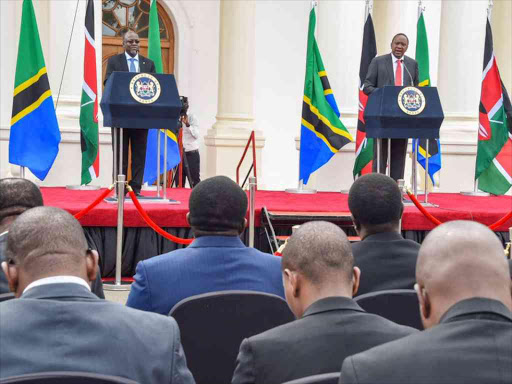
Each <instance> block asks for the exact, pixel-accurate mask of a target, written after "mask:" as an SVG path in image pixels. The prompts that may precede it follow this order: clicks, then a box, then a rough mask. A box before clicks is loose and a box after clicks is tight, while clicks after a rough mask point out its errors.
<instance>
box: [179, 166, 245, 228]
mask: <svg viewBox="0 0 512 384" xmlns="http://www.w3.org/2000/svg"><path fill="white" fill-rule="evenodd" d="M189 209H190V214H189V222H190V226H191V227H194V228H196V229H199V230H201V231H207V232H224V231H230V230H237V231H239V232H241V231H243V228H244V224H245V221H244V219H245V215H246V213H247V195H246V194H245V192H244V191H243V190H242V188H240V187H239V186H238V184H236V183H235V182H234V181H232V180H231V179H229V178H228V177H226V176H215V177H211V178H209V179H206V180H203V181H201V182H200V183H199V184H197V185H196V186H195V187H194V189H193V190H192V193H191V194H190V200H189Z"/></svg>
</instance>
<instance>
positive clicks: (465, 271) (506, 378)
mask: <svg viewBox="0 0 512 384" xmlns="http://www.w3.org/2000/svg"><path fill="white" fill-rule="evenodd" d="M416 279H417V281H418V283H417V285H416V286H415V288H416V291H417V294H418V298H419V302H420V313H421V318H422V322H423V325H424V326H425V329H427V330H426V331H424V332H420V333H417V334H414V335H411V336H409V337H407V338H406V339H403V340H398V341H394V342H392V343H388V344H386V345H382V346H379V347H376V348H373V349H371V350H369V351H366V352H363V353H361V354H358V355H355V356H353V357H350V358H348V359H346V360H345V362H344V364H343V369H342V372H341V379H340V383H343V384H352V383H415V384H422V383H425V384H426V383H428V384H431V383H450V384H458V383H460V384H471V383H478V384H481V383H486V384H492V383H512V312H511V310H512V293H511V292H512V282H511V280H510V276H509V273H508V270H507V266H506V261H505V259H504V258H503V246H502V245H501V242H500V241H499V240H498V238H497V237H496V235H495V234H494V233H493V232H492V231H491V230H489V229H488V228H487V227H485V226H483V225H481V224H478V223H475V222H469V221H452V222H448V223H446V224H443V225H441V226H439V227H437V228H436V229H434V230H433V231H432V232H431V233H430V234H429V235H428V236H427V237H426V239H425V241H424V242H423V244H422V246H421V249H420V253H419V256H418V265H417V267H416Z"/></svg>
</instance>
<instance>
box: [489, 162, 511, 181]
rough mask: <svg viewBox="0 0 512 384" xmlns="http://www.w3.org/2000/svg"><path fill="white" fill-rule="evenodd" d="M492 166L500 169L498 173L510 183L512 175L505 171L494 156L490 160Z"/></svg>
mask: <svg viewBox="0 0 512 384" xmlns="http://www.w3.org/2000/svg"><path fill="white" fill-rule="evenodd" d="M492 162H493V164H494V166H495V167H496V168H497V169H498V171H500V173H501V174H502V175H503V177H504V178H505V179H506V180H507V182H508V183H509V184H512V176H511V175H509V174H508V172H507V171H505V168H503V167H502V166H501V164H500V162H499V161H498V160H496V158H494V160H493V161H492Z"/></svg>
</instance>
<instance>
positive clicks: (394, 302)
mask: <svg viewBox="0 0 512 384" xmlns="http://www.w3.org/2000/svg"><path fill="white" fill-rule="evenodd" d="M355 301H356V303H357V304H359V305H360V306H361V308H363V309H364V310H365V311H366V312H369V313H374V314H376V315H379V316H382V317H385V318H386V319H388V320H391V321H393V322H395V323H397V324H402V325H407V326H409V327H413V328H416V329H419V330H423V324H422V323H421V317H420V309H419V303H418V297H417V296H416V292H415V291H414V290H413V289H390V290H387V291H377V292H370V293H365V294H364V295H361V296H357V297H356V298H355Z"/></svg>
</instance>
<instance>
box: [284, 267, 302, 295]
mask: <svg viewBox="0 0 512 384" xmlns="http://www.w3.org/2000/svg"><path fill="white" fill-rule="evenodd" d="M283 274H284V276H285V278H286V283H287V284H289V285H290V288H291V294H292V295H293V297H298V296H299V294H300V288H301V285H302V279H301V277H300V275H299V274H298V273H295V272H293V271H290V270H289V269H288V268H286V269H285V270H284V271H283Z"/></svg>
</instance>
